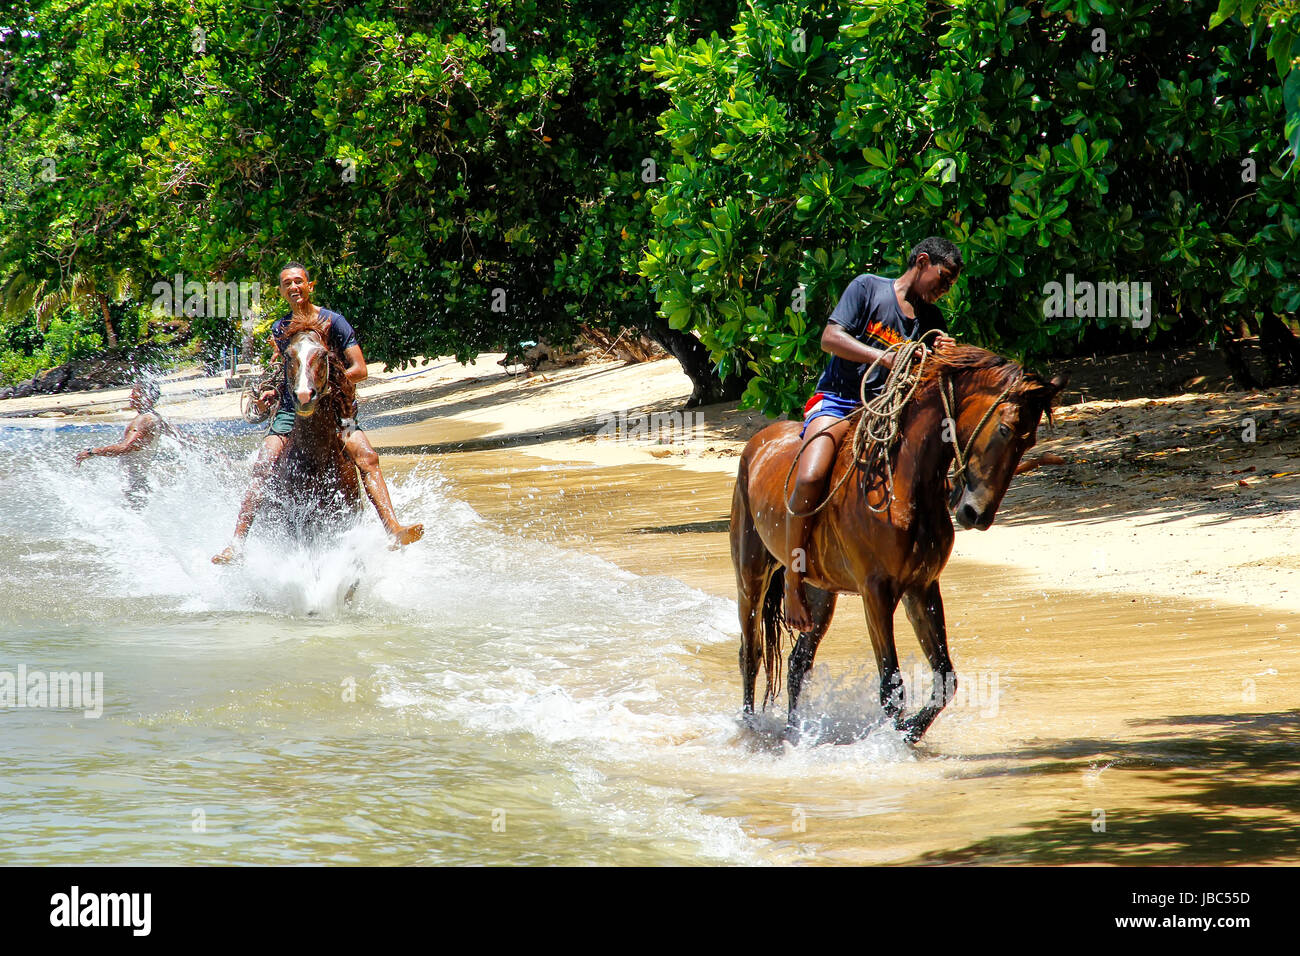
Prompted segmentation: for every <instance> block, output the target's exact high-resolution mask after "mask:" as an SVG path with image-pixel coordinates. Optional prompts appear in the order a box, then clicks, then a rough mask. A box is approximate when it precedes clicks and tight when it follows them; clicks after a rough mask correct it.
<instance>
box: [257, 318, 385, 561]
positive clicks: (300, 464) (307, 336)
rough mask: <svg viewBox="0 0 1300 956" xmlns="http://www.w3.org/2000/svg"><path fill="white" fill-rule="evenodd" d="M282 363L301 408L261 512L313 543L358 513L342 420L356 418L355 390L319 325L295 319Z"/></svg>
mask: <svg viewBox="0 0 1300 956" xmlns="http://www.w3.org/2000/svg"><path fill="white" fill-rule="evenodd" d="M288 335H289V345H288V347H287V348H286V349H285V355H284V361H285V367H286V370H287V372H288V374H289V381H290V384H291V386H292V387H293V389H294V391H295V393H296V395H297V402H296V404H295V408H294V411H295V414H296V418H295V421H294V427H293V431H292V432H290V433H289V435H288V446H287V447H286V448H285V450H284V452H283V453H282V454H281V455H280V457H279V460H278V461H277V462H276V467H275V470H274V471H273V472H272V473H271V475H270V476H268V481H267V491H266V495H265V497H264V498H263V502H262V510H263V512H264V516H265V518H266V519H269V523H270V524H273V525H274V526H275V527H276V529H277V530H279V531H280V532H281V533H284V534H288V535H290V536H291V537H294V538H297V539H298V540H302V541H314V540H318V539H320V538H322V537H328V536H329V535H332V534H334V533H336V532H337V531H338V529H339V527H340V526H341V525H342V524H343V523H345V522H346V521H347V520H349V519H350V518H352V517H353V516H355V515H356V514H357V513H358V512H359V511H360V508H361V502H362V497H361V483H360V480H359V479H358V477H357V469H356V466H355V465H354V464H353V462H352V459H351V458H350V457H349V456H348V454H347V451H346V450H345V448H344V447H343V438H342V436H341V435H340V434H339V422H340V420H341V419H342V418H345V417H350V416H351V415H352V407H353V404H354V401H355V389H354V387H353V385H352V383H351V382H349V381H348V379H347V376H346V375H345V374H344V370H343V366H342V364H341V363H340V362H339V361H338V360H337V358H336V357H335V356H333V355H332V353H331V352H330V350H329V348H328V347H327V346H326V345H325V342H324V338H323V336H322V335H321V333H320V330H319V328H318V326H316V324H315V323H312V322H310V321H308V320H303V319H295V320H294V322H293V323H292V324H291V325H290V326H289V329H288Z"/></svg>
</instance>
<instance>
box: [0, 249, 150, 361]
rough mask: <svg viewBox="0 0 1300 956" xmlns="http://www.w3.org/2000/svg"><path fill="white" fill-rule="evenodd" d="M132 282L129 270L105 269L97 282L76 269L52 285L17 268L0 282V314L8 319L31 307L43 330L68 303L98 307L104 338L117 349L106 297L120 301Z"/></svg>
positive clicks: (129, 290) (85, 306)
mask: <svg viewBox="0 0 1300 956" xmlns="http://www.w3.org/2000/svg"><path fill="white" fill-rule="evenodd" d="M133 285H134V281H133V278H132V276H131V272H130V270H129V269H126V270H122V271H120V272H109V273H108V276H107V279H106V280H105V281H103V282H97V281H96V279H95V277H93V276H91V275H89V274H88V273H85V272H77V273H73V275H72V278H71V281H69V282H68V283H67V284H60V285H57V286H52V284H51V283H50V282H49V281H48V280H45V279H40V280H34V279H32V277H31V276H29V275H28V274H27V273H26V272H25V271H23V270H22V269H21V268H19V269H15V270H14V271H13V272H11V273H10V274H9V275H8V276H7V277H6V278H5V279H4V281H3V283H0V313H3V315H4V316H5V318H12V317H13V316H16V315H22V314H23V313H25V312H26V311H27V310H28V309H35V310H36V325H37V327H38V328H39V329H40V330H41V331H42V332H44V331H45V330H46V329H47V328H48V327H49V324H50V318H51V317H52V316H54V315H55V314H57V313H58V312H61V311H62V310H64V309H66V308H67V307H68V306H70V305H75V306H77V307H78V308H82V309H89V308H94V307H96V306H98V308H99V311H100V314H101V315H102V316H103V317H104V334H105V341H106V342H107V344H108V347H109V348H117V333H116V332H115V331H114V329H113V319H112V316H110V315H109V312H108V306H109V300H110V296H111V299H112V301H114V302H120V301H121V300H122V299H124V298H127V297H128V296H129V295H130V294H131V291H132V287H133ZM104 290H107V291H104Z"/></svg>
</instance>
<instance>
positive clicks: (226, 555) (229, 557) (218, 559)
mask: <svg viewBox="0 0 1300 956" xmlns="http://www.w3.org/2000/svg"><path fill="white" fill-rule="evenodd" d="M238 559H239V550H238V549H237V548H236V547H235V546H234V545H233V544H232V545H231V546H230V547H228V548H226V550H225V551H222V552H221V553H220V554H217V555H213V558H212V563H213V564H230V563H231V562H233V561H236V560H238Z"/></svg>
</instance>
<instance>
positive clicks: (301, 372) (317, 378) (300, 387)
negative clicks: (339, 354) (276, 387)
mask: <svg viewBox="0 0 1300 956" xmlns="http://www.w3.org/2000/svg"><path fill="white" fill-rule="evenodd" d="M284 362H285V370H286V372H287V373H288V376H289V381H290V383H292V385H293V390H294V393H295V394H296V396H297V398H298V402H297V407H296V408H295V411H296V412H297V413H298V414H299V415H301V416H302V417H303V418H307V417H309V416H310V415H311V414H312V413H313V412H315V411H316V406H317V404H318V403H319V402H320V400H321V399H322V398H323V397H324V396H325V395H326V394H328V393H329V384H330V353H329V349H327V348H326V347H325V344H324V342H322V341H321V337H320V333H319V332H317V331H315V330H314V329H307V330H304V331H301V332H298V333H296V334H295V335H294V336H293V338H291V339H290V340H289V345H288V347H287V348H286V349H285V353H284Z"/></svg>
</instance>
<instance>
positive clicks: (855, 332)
mask: <svg viewBox="0 0 1300 956" xmlns="http://www.w3.org/2000/svg"><path fill="white" fill-rule="evenodd" d="M961 268H962V258H961V251H960V250H959V249H958V248H957V247H956V246H955V245H953V244H952V243H951V242H949V241H948V240H947V239H941V238H938V237H935V236H931V237H930V238H928V239H923V240H922V241H921V242H920V243H919V244H917V246H916V248H914V249H913V250H912V254H911V256H909V257H908V260H907V271H906V272H904V273H903V274H902V275H901V276H899V277H898V278H897V279H887V278H885V277H883V276H878V275H860V276H858V277H857V278H856V279H854V280H853V281H852V282H850V283H849V286H848V288H847V289H845V291H844V294H843V295H842V296H841V297H840V301H839V304H838V305H836V307H835V311H834V312H832V313H831V316H830V319H829V320H828V321H827V323H826V328H825V330H824V331H823V332H822V348H823V349H824V350H825V351H827V352H829V353H830V354H831V359H830V361H829V362H828V363H827V365H826V370H825V371H824V372H823V373H822V377H821V379H820V380H819V381H818V382H817V391H816V393H815V394H814V395H813V397H812V398H811V399H809V400H808V404H807V406H806V407H805V409H804V415H805V417H804V427H803V432H802V433H801V434H802V436H803V440H804V445H805V446H806V451H805V452H804V453H803V455H802V457H801V458H800V459H799V470H798V473H797V474H796V476H795V482H794V490H793V492H792V494H791V500H790V508H791V510H792V511H793V512H795V513H794V514H790V515H788V516H787V519H786V521H787V525H786V527H787V539H786V540H787V541H788V542H789V545H790V554H791V560H790V561H789V562H788V563H787V570H786V575H785V612H786V620H787V621H788V622H789V624H790V626H791V627H792V628H794V629H795V630H796V631H807V630H810V629H811V628H812V626H813V619H812V615H811V613H810V612H809V610H808V605H807V603H806V601H805V600H804V591H803V577H804V575H803V572H804V569H805V567H806V564H805V563H804V562H803V561H801V560H800V557H801V556H802V555H804V554H806V550H805V549H806V547H807V537H808V526H809V523H810V521H811V520H812V519H811V516H810V515H808V512H809V511H810V510H812V509H813V508H814V507H815V506H816V505H817V503H818V502H819V501H820V500H821V496H822V493H823V491H824V489H825V485H826V476H827V473H828V472H829V471H830V467H831V464H832V462H834V461H835V453H836V450H837V449H838V448H839V444H840V442H841V441H842V440H843V439H844V437H845V435H846V434H847V433H848V430H849V428H850V427H851V426H852V422H845V421H841V419H842V418H843V417H844V416H846V415H848V414H850V413H851V412H852V411H853V410H854V409H856V408H858V407H859V406H860V405H861V404H862V393H863V376H865V375H866V373H867V370H868V368H870V366H871V364H872V363H873V362H876V361H877V360H880V365H879V366H878V367H877V368H876V369H875V371H873V372H872V374H871V377H870V379H868V380H867V382H866V389H865V391H866V397H867V398H868V399H871V398H873V397H875V396H876V395H877V394H879V392H880V389H881V388H882V387H883V386H884V384H885V379H886V378H887V377H888V374H889V369H890V368H891V367H892V362H893V353H890V352H887V349H889V347H890V346H892V345H895V344H897V343H899V342H902V341H916V340H917V339H919V338H920V337H921V336H922V335H924V334H925V333H926V332H929V331H931V330H932V329H938V328H941V326H942V315H941V314H940V312H939V310H938V309H937V308H936V307H935V305H934V303H935V302H937V301H938V300H939V299H940V298H941V297H942V296H943V295H944V294H945V293H947V291H948V290H949V289H951V288H952V284H953V283H954V282H955V281H956V280H957V276H958V274H959V273H960V272H961ZM955 344H956V342H955V341H954V340H953V339H951V338H949V337H948V336H947V335H945V334H943V333H940V334H939V335H937V336H936V337H935V339H934V346H935V348H936V349H944V348H947V347H949V346H951V345H955ZM818 436H825V438H826V439H828V440H823V441H818V442H814V439H816V438H817V437H818Z"/></svg>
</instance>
